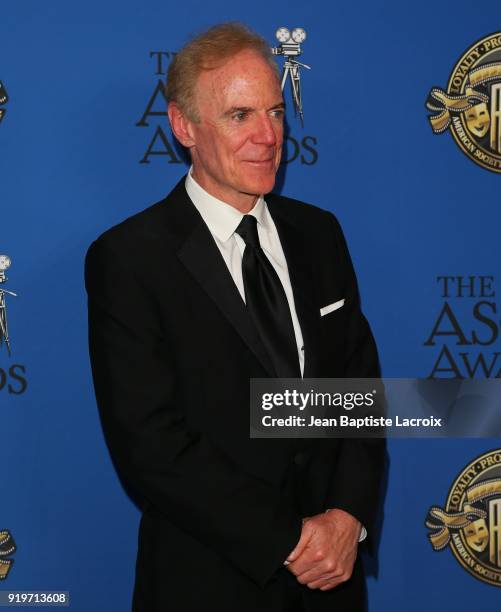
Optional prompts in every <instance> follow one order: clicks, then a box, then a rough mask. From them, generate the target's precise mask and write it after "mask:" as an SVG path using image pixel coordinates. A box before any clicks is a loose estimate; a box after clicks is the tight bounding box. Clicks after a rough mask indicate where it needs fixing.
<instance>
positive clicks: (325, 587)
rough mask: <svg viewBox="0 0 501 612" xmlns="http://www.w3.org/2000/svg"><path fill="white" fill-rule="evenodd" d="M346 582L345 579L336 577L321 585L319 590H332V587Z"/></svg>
mask: <svg viewBox="0 0 501 612" xmlns="http://www.w3.org/2000/svg"><path fill="white" fill-rule="evenodd" d="M343 582H345V581H344V580H340V579H339V578H335V579H334V580H331V581H329V582H328V583H327V584H325V585H323V586H321V587H319V589H318V590H319V591H330V590H331V589H335V588H336V587H337V586H339V585H340V584H342V583H343Z"/></svg>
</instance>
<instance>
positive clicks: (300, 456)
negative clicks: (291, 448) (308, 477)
mask: <svg viewBox="0 0 501 612" xmlns="http://www.w3.org/2000/svg"><path fill="white" fill-rule="evenodd" d="M305 461H306V454H305V453H301V452H299V453H296V454H295V455H294V463H295V464H296V465H303V464H304V462H305Z"/></svg>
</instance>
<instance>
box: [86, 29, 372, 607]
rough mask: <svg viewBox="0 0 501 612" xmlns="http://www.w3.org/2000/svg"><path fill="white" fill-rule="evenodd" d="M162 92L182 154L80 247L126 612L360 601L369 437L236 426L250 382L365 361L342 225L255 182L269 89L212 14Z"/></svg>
mask: <svg viewBox="0 0 501 612" xmlns="http://www.w3.org/2000/svg"><path fill="white" fill-rule="evenodd" d="M167 97H168V100H169V111H168V114H169V120H170V124H171V127H172V131H173V133H174V135H175V136H176V138H177V139H178V140H179V142H180V143H181V144H182V145H184V146H185V147H186V148H187V149H188V150H189V152H190V155H191V160H192V167H191V169H190V171H189V173H188V175H187V176H186V177H184V178H183V179H182V180H181V181H180V182H179V183H178V185H177V186H176V187H175V188H174V190H173V191H172V192H171V193H170V194H169V195H168V196H167V197H166V198H165V199H164V200H162V201H161V202H159V203H157V204H155V205H154V206H151V207H150V208H147V209H146V210H144V211H142V212H140V213H139V214H137V215H135V216H133V217H131V218H129V219H127V220H126V221H124V222H123V223H121V224H119V225H118V226H116V227H114V228H112V229H111V230H109V231H107V232H106V233H104V234H103V235H102V236H101V237H99V239H98V240H96V241H95V242H94V243H93V245H92V246H91V248H90V249H89V252H88V255H87V260H86V285H87V291H88V295H89V338H90V353H91V362H92V371H93V377H94V385H95V391H96V397H97V402H98V405H99V409H100V413H101V418H102V422H103V427H104V431H105V435H106V438H107V442H108V445H109V448H110V451H111V454H112V456H113V458H114V460H115V462H116V465H117V467H118V469H119V471H120V473H121V475H122V476H123V478H124V480H125V481H126V482H128V483H129V484H130V485H131V486H132V487H133V488H134V490H135V491H137V492H138V494H139V496H140V498H141V505H142V509H143V515H142V520H141V526H140V534H139V551H138V557H137V566H136V583H135V590H134V603H133V609H134V611H135V612H157V611H158V612H159V611H160V610H175V611H176V612H181V611H186V612H191V611H195V610H197V611H198V610H200V609H201V608H202V607H206V606H207V607H211V608H212V607H214V608H215V609H217V610H219V612H235V611H236V610H238V611H239V612H257V611H270V612H281V611H283V612H285V611H293V610H297V611H299V610H307V611H310V612H316V611H321V610H337V611H343V610H346V611H348V610H349V611H350V612H356V611H357V610H363V609H364V583H363V576H362V569H361V565H360V561H359V559H358V557H357V550H358V546H359V541H360V540H362V539H364V537H365V535H366V533H367V532H368V533H369V537H370V535H371V530H372V528H373V521H374V515H375V511H376V506H377V501H378V489H379V481H380V475H381V470H382V461H383V452H384V446H383V445H382V443H381V442H380V441H377V440H299V441H298V440H269V439H268V440H258V439H250V438H249V433H248V432H249V381H250V379H251V378H264V377H275V376H281V377H290V376H297V377H300V376H301V375H303V376H305V377H374V376H377V375H378V358H377V352H376V348H375V344H374V341H373V338H372V334H371V332H370V329H369V326H368V324H367V321H366V320H365V318H364V316H363V315H362V313H361V311H360V305H359V296H358V290H357V285H356V280H355V275H354V271H353V268H352V264H351V261H350V257H349V254H348V250H347V247H346V244H345V241H344V238H343V234H342V232H341V229H340V227H339V224H338V222H337V221H336V219H335V217H334V216H333V215H332V214H330V213H328V212H326V211H324V210H321V209H318V208H316V207H313V206H310V205H307V204H304V203H301V202H298V201H296V200H292V199H289V198H285V197H281V196H277V195H272V194H271V193H270V192H271V190H272V188H273V186H274V182H275V174H276V171H277V169H278V166H279V162H280V156H281V148H282V138H283V119H284V103H283V98H282V93H281V89H280V83H279V78H278V71H277V66H276V64H275V63H274V60H273V57H272V56H271V54H270V51H269V49H268V47H267V44H266V42H265V41H264V40H263V39H261V38H260V37H259V36H257V35H256V34H254V33H252V32H250V31H249V30H248V29H247V28H245V27H244V26H242V25H238V24H222V25H220V26H215V27H214V28H211V29H210V30H208V31H207V32H205V33H204V34H202V35H200V36H199V37H197V38H196V39H194V40H193V41H191V42H190V43H188V45H187V46H185V47H184V49H183V50H182V51H181V52H180V53H179V54H178V55H177V56H176V58H175V59H174V61H173V62H172V64H171V66H170V69H169V74H168V81H167ZM265 194H266V195H265Z"/></svg>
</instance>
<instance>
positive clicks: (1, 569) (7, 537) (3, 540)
mask: <svg viewBox="0 0 501 612" xmlns="http://www.w3.org/2000/svg"><path fill="white" fill-rule="evenodd" d="M15 552H16V544H15V542H14V539H13V538H12V536H11V534H10V532H9V531H8V530H7V529H4V530H1V531H0V580H4V579H5V578H7V576H8V574H9V571H10V568H11V567H12V564H13V563H14V561H13V560H12V559H9V558H8V557H10V556H11V555H13V554H14V553H15Z"/></svg>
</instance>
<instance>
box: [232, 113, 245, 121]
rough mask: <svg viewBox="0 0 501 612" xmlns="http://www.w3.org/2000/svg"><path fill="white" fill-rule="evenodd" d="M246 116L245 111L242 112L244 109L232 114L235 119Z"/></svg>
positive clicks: (242, 118)
mask: <svg viewBox="0 0 501 612" xmlns="http://www.w3.org/2000/svg"><path fill="white" fill-rule="evenodd" d="M246 117H247V113H246V112H244V111H241V112H239V113H235V114H234V115H233V119H235V120H236V121H243V120H244V119H245V118H246Z"/></svg>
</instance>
